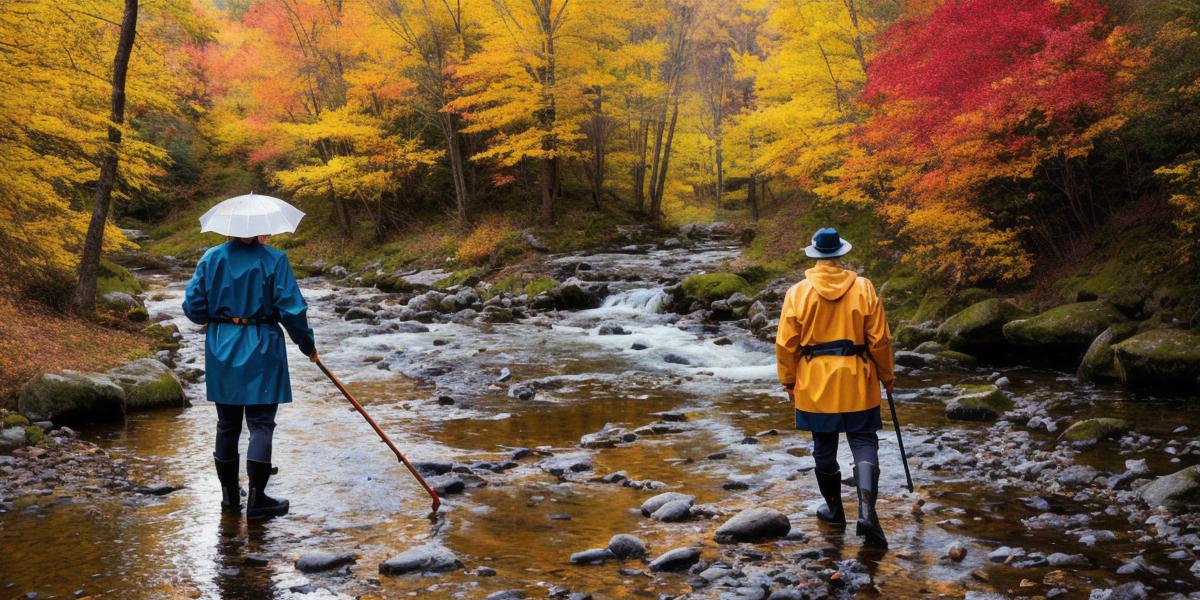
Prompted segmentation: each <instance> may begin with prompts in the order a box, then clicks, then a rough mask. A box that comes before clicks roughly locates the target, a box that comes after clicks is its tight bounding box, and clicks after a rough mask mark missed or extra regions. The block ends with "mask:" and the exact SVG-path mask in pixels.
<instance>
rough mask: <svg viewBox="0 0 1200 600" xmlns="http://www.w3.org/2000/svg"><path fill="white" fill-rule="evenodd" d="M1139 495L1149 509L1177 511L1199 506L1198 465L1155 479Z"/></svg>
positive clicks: (1199, 468)
mask: <svg viewBox="0 0 1200 600" xmlns="http://www.w3.org/2000/svg"><path fill="white" fill-rule="evenodd" d="M1141 495H1142V500H1143V501H1145V502H1146V504H1148V505H1150V506H1151V507H1156V506H1163V507H1166V508H1170V509H1173V510H1178V509H1185V508H1192V507H1195V506H1200V465H1192V466H1190V467H1188V468H1186V469H1183V470H1181V471H1176V472H1174V473H1171V474H1170V475H1163V476H1162V477H1159V478H1158V479H1155V480H1154V481H1152V482H1150V483H1148V484H1146V486H1145V487H1143V488H1142V489H1141Z"/></svg>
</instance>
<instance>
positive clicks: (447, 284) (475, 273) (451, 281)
mask: <svg viewBox="0 0 1200 600" xmlns="http://www.w3.org/2000/svg"><path fill="white" fill-rule="evenodd" d="M486 272H487V271H485V270H484V269H483V268H482V267H472V268H470V269H463V270H461V271H455V272H453V273H451V274H450V276H449V277H446V278H444V279H440V280H438V281H437V282H435V283H434V284H433V287H434V288H435V289H439V290H444V289H448V288H452V287H454V286H458V285H466V286H471V285H475V284H477V283H479V278H480V277H483V275H484V274H485V273H486Z"/></svg>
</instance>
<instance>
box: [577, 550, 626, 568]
mask: <svg viewBox="0 0 1200 600" xmlns="http://www.w3.org/2000/svg"><path fill="white" fill-rule="evenodd" d="M613 558H616V556H615V555H613V553H612V551H610V550H609V549H608V548H592V549H590V550H584V551H582V552H576V553H575V554H572V555H571V562H572V563H574V564H577V565H602V564H604V563H605V562H606V561H608V560H611V559H613Z"/></svg>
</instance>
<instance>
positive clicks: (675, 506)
mask: <svg viewBox="0 0 1200 600" xmlns="http://www.w3.org/2000/svg"><path fill="white" fill-rule="evenodd" d="M691 509H692V500H690V499H689V500H672V501H670V502H668V503H666V504H664V505H662V506H660V507H659V508H658V510H656V511H654V512H653V513H651V514H650V518H651V519H654V520H655V521H662V522H664V523H676V522H679V521H685V520H687V518H688V517H690V516H691V515H692V513H691Z"/></svg>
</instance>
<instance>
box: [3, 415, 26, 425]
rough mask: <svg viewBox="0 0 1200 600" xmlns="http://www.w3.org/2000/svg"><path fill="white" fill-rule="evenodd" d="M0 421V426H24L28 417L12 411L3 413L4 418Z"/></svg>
mask: <svg viewBox="0 0 1200 600" xmlns="http://www.w3.org/2000/svg"><path fill="white" fill-rule="evenodd" d="M0 423H3V425H2V426H0V428H3V427H26V426H28V425H29V419H27V418H25V415H19V414H16V413H12V414H7V415H4V420H3V421H0Z"/></svg>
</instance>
